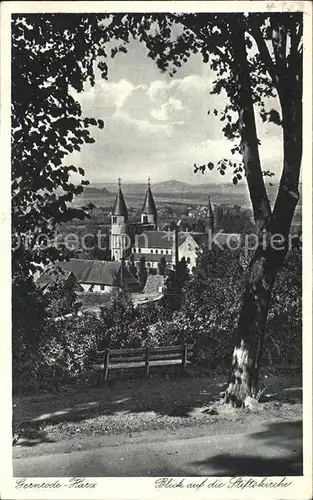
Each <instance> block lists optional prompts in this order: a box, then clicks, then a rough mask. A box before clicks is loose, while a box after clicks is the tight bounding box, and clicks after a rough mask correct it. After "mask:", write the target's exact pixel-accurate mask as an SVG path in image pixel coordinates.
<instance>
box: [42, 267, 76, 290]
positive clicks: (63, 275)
mask: <svg viewBox="0 0 313 500" xmlns="http://www.w3.org/2000/svg"><path fill="white" fill-rule="evenodd" d="M70 276H72V277H73V278H74V275H73V273H72V272H71V271H70V270H65V269H61V268H60V267H58V266H55V267H49V268H48V269H46V270H45V271H44V272H43V273H42V274H41V275H40V276H39V277H38V278H37V280H36V285H37V287H39V288H42V289H44V288H45V287H46V286H47V285H51V284H52V283H57V282H59V283H65V282H67V280H68V279H69V278H70Z"/></svg>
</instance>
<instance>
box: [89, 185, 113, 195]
mask: <svg viewBox="0 0 313 500" xmlns="http://www.w3.org/2000/svg"><path fill="white" fill-rule="evenodd" d="M84 193H85V194H87V195H91V196H93V195H99V196H102V195H111V194H112V193H111V192H110V191H109V190H108V189H107V188H105V187H102V188H96V187H94V186H88V187H85V189H84Z"/></svg>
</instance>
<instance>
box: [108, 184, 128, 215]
mask: <svg viewBox="0 0 313 500" xmlns="http://www.w3.org/2000/svg"><path fill="white" fill-rule="evenodd" d="M121 181H122V179H121V178H120V177H119V178H118V192H117V195H116V200H115V203H114V207H113V210H112V215H123V216H124V217H128V211H127V207H126V203H125V200H124V196H123V193H122V188H121Z"/></svg>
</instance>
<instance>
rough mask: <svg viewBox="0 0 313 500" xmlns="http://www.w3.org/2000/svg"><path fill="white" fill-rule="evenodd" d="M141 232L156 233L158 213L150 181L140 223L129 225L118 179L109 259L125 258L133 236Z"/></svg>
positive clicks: (129, 251) (129, 250) (112, 217)
mask: <svg viewBox="0 0 313 500" xmlns="http://www.w3.org/2000/svg"><path fill="white" fill-rule="evenodd" d="M142 231H155V232H158V213H157V209H156V206H155V202H154V198H153V195H152V191H151V187H150V179H148V188H147V191H146V195H145V199H144V204H143V207H142V211H141V215H140V223H137V224H129V220H128V210H127V206H126V203H125V199H124V195H123V192H122V187H121V178H119V179H118V192H117V195H116V200H115V204H114V207H113V210H112V214H111V235H110V248H111V259H112V260H115V261H117V260H121V259H122V258H125V257H127V255H129V253H131V246H132V244H133V240H134V236H135V235H136V234H137V235H138V234H140V233H141V232H142Z"/></svg>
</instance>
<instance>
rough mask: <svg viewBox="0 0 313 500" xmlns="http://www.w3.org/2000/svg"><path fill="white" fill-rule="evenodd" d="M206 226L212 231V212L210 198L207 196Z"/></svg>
mask: <svg viewBox="0 0 313 500" xmlns="http://www.w3.org/2000/svg"><path fill="white" fill-rule="evenodd" d="M207 228H208V230H209V231H211V232H212V233H214V213H213V209H212V205H211V198H210V196H209V201H208V210H207Z"/></svg>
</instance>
